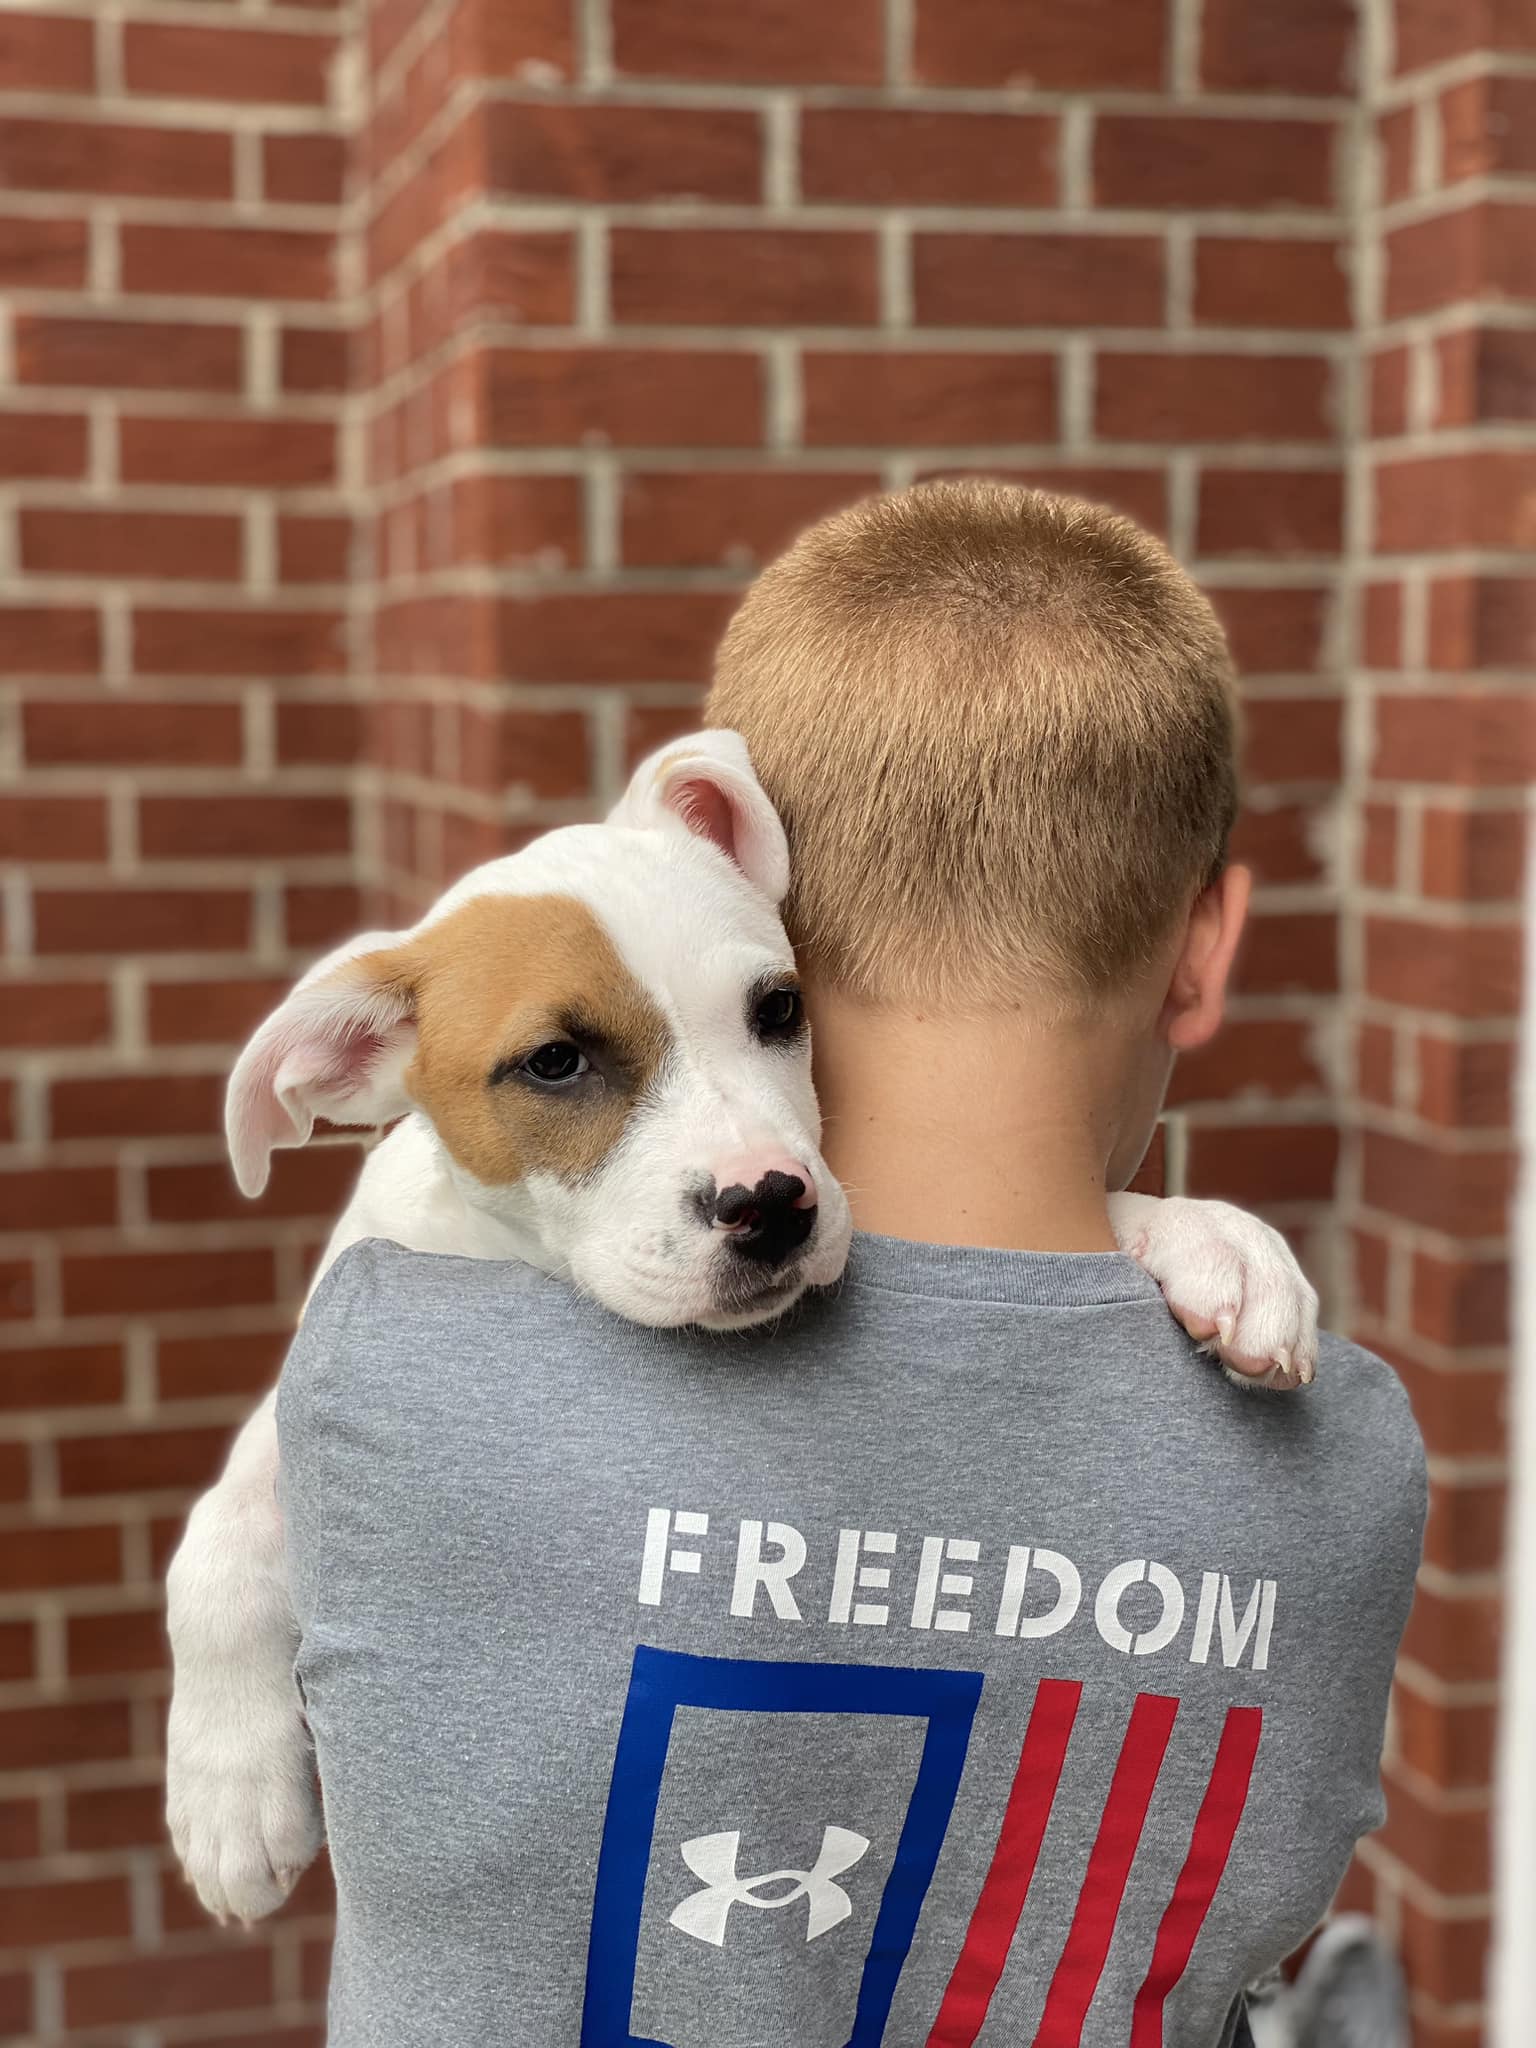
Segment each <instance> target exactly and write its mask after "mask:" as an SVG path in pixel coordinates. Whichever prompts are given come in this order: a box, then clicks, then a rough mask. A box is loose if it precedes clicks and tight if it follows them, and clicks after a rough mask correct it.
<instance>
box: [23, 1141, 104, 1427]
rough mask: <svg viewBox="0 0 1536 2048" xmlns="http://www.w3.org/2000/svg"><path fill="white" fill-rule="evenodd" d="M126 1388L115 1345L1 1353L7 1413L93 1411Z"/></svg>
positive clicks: (58, 1347) (63, 1347)
mask: <svg viewBox="0 0 1536 2048" xmlns="http://www.w3.org/2000/svg"><path fill="white" fill-rule="evenodd" d="M87 1170H88V1171H91V1172H95V1171H97V1170H98V1169H95V1168H90V1169H87ZM123 1385H124V1381H123V1355H122V1351H121V1350H120V1348H119V1347H118V1346H117V1345H116V1344H55V1345H43V1346H39V1347H37V1348H35V1349H33V1350H30V1351H12V1350H6V1351H0V1408H3V1409H9V1410H12V1411H15V1410H17V1409H24V1408H94V1407H98V1406H101V1405H104V1404H110V1403H112V1402H115V1401H120V1400H121V1399H122V1397H123Z"/></svg>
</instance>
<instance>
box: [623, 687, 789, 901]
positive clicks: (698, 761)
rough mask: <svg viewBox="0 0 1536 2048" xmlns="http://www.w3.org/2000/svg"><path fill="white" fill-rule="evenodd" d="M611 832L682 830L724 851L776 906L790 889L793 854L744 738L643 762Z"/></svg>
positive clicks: (687, 744)
mask: <svg viewBox="0 0 1536 2048" xmlns="http://www.w3.org/2000/svg"><path fill="white" fill-rule="evenodd" d="M608 822H609V824H610V825H629V826H640V827H642V828H645V827H650V828H662V829H666V830H671V831H676V830H677V829H678V827H679V826H681V827H682V828H683V829H684V830H685V831H688V832H692V833H693V834H694V835H695V837H697V838H699V839H707V840H708V841H709V843H710V844H711V845H712V846H718V847H719V849H720V851H721V852H722V853H723V854H725V856H726V857H727V859H729V860H732V861H734V862H735V863H736V865H737V867H739V868H740V869H741V871H742V873H743V874H744V875H745V876H746V878H747V880H748V881H749V882H753V883H755V884H756V886H757V887H758V888H759V889H761V890H762V892H763V894H764V895H765V896H767V897H768V898H769V899H770V900H771V901H772V902H774V903H782V902H783V900H784V895H785V892H786V891H787V889H788V888H789V846H788V844H787V842H786V840H785V838H784V827H783V826H782V825H781V824H780V823H779V816H778V812H777V811H775V809H774V808H773V805H772V804H771V803H769V801H768V799H767V797H766V796H765V795H764V794H763V789H762V785H761V783H759V781H758V779H757V777H756V775H754V774H753V772H752V762H751V758H750V757H749V755H748V753H747V743H746V741H745V740H744V739H743V738H742V737H741V734H740V733H739V732H727V731H725V730H724V729H723V728H715V729H713V730H711V731H709V732H699V733H690V734H688V736H687V737H686V738H684V739H680V740H674V741H673V742H672V744H671V745H670V746H666V747H661V748H659V749H658V750H657V752H656V753H654V754H652V755H650V756H649V758H648V759H646V760H644V761H642V762H641V763H640V766H639V767H638V768H637V769H636V770H635V772H634V775H633V777H632V778H631V781H630V785H629V788H628V789H627V790H626V791H625V792H624V795H623V796H622V797H621V798H620V799H619V802H618V803H617V804H616V805H615V806H614V808H613V810H612V811H610V812H609V814H608Z"/></svg>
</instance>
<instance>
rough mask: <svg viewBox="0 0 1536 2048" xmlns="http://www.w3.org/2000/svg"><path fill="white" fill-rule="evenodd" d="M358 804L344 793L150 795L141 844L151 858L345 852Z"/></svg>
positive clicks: (142, 815) (142, 808)
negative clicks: (353, 812) (304, 794)
mask: <svg viewBox="0 0 1536 2048" xmlns="http://www.w3.org/2000/svg"><path fill="white" fill-rule="evenodd" d="M351 843H352V807H351V805H350V803H349V802H348V801H347V799H346V798H345V797H343V796H303V795H284V796H208V797H201V796H146V797H142V798H141V799H140V801H139V847H140V851H141V852H142V853H143V854H144V856H145V858H146V859H149V860H296V859H301V858H304V857H306V856H309V855H319V854H328V853H335V854H344V853H346V852H348V851H349V849H350V847H351Z"/></svg>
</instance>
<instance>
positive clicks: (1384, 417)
mask: <svg viewBox="0 0 1536 2048" xmlns="http://www.w3.org/2000/svg"><path fill="white" fill-rule="evenodd" d="M1370 375H1371V433H1372V434H1373V435H1374V436H1375V437H1376V438H1378V439H1390V438H1391V437H1392V436H1393V435H1396V434H1406V433H1407V431H1408V351H1407V349H1406V348H1387V349H1380V350H1378V351H1377V353H1376V354H1375V355H1374V356H1372V358H1371V371H1370Z"/></svg>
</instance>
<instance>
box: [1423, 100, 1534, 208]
mask: <svg viewBox="0 0 1536 2048" xmlns="http://www.w3.org/2000/svg"><path fill="white" fill-rule="evenodd" d="M1533 121H1536V79H1531V78H1469V79H1465V80H1463V81H1462V83H1461V84H1459V85H1453V86H1451V87H1449V88H1448V89H1447V90H1446V91H1445V92H1443V93H1442V94H1441V96H1440V140H1441V157H1440V182H1441V183H1442V184H1443V185H1452V184H1455V183H1457V182H1458V181H1459V180H1460V179H1462V178H1481V177H1490V176H1498V175H1500V174H1505V175H1509V176H1514V177H1522V176H1529V175H1530V173H1531V172H1532V171H1536V141H1533V137H1532V123H1533Z"/></svg>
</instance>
